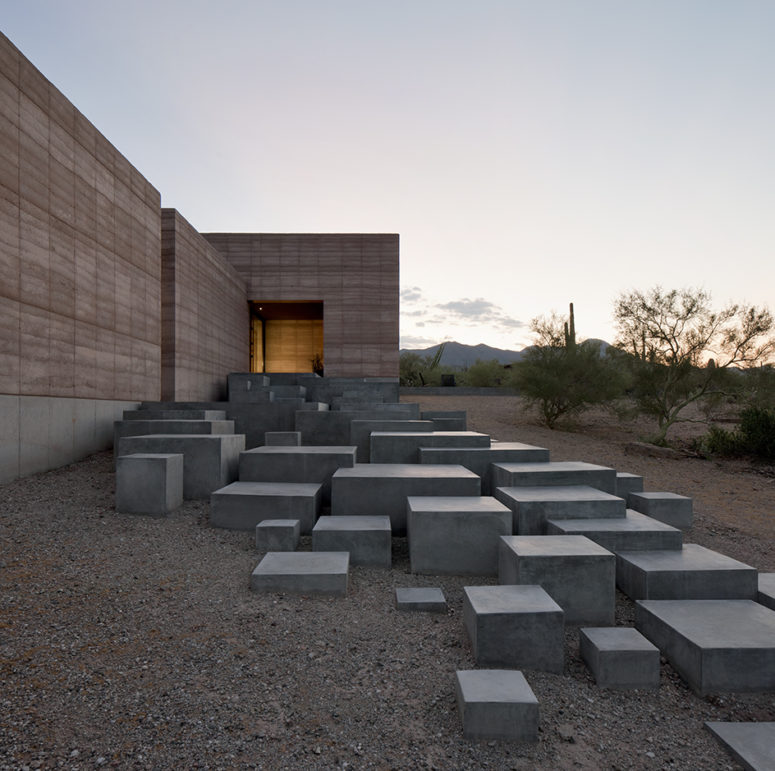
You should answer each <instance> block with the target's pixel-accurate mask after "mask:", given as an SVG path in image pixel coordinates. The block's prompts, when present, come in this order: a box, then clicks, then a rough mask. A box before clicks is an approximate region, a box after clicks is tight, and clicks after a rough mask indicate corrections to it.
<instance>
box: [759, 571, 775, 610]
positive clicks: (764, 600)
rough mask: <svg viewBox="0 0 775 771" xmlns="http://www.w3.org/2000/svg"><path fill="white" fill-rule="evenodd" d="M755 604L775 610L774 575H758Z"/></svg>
mask: <svg viewBox="0 0 775 771" xmlns="http://www.w3.org/2000/svg"><path fill="white" fill-rule="evenodd" d="M756 602H758V603H759V604H761V605H764V606H765V607H766V608H770V609H771V610H775V573H759V579H758V585H757V592H756Z"/></svg>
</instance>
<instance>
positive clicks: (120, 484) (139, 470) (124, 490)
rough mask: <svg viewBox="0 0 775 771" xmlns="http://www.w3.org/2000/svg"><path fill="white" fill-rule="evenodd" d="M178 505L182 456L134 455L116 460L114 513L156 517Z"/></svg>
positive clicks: (180, 499)
mask: <svg viewBox="0 0 775 771" xmlns="http://www.w3.org/2000/svg"><path fill="white" fill-rule="evenodd" d="M182 503H183V456H182V455H180V454H150V453H135V454H134V455H124V456H120V457H118V458H117V459H116V511H118V512H121V513H126V514H149V515H151V516H157V517H160V516H163V515H165V514H169V513H170V512H171V511H174V510H175V509H177V508H178V507H179V506H180V505H181V504H182Z"/></svg>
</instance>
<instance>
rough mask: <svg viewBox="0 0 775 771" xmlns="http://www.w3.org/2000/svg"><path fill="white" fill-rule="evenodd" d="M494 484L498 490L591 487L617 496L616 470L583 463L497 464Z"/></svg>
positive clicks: (493, 473)
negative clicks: (566, 486)
mask: <svg viewBox="0 0 775 771" xmlns="http://www.w3.org/2000/svg"><path fill="white" fill-rule="evenodd" d="M492 485H493V487H495V488H498V487H545V486H547V485H554V486H556V485H589V487H595V488H597V489H598V490H602V491H603V492H604V493H610V494H611V495H616V470H615V469H612V468H607V467H606V466H596V465H595V464H594V463H584V462H582V461H550V462H549V463H494V464H493V466H492Z"/></svg>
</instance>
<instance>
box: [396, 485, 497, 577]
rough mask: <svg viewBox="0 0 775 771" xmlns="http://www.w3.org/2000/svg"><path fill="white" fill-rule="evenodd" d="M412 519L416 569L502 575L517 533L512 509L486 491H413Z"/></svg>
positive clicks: (410, 531)
mask: <svg viewBox="0 0 775 771" xmlns="http://www.w3.org/2000/svg"><path fill="white" fill-rule="evenodd" d="M406 522H407V536H408V541H409V559H410V562H411V568H412V572H413V573H425V574H430V575H442V574H446V575H496V574H497V573H498V541H499V538H500V536H502V535H510V534H511V511H509V509H508V508H506V506H504V505H503V504H502V503H499V502H498V501H496V500H495V498H490V497H486V496H485V497H477V496H465V497H434V496H419V497H415V496H412V497H410V498H407V503H406Z"/></svg>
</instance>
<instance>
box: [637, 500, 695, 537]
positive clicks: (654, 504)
mask: <svg viewBox="0 0 775 771" xmlns="http://www.w3.org/2000/svg"><path fill="white" fill-rule="evenodd" d="M627 505H628V506H629V507H630V508H631V509H635V511H639V512H640V513H641V514H645V515H646V516H648V517H651V518H652V519H658V520H659V521H660V522H664V523H665V524H667V525H672V527H680V528H682V529H684V530H685V529H687V528H690V527H691V526H692V519H693V514H692V499H691V498H687V497H686V496H685V495H676V494H675V493H643V492H640V493H630V494H629V495H628V496H627Z"/></svg>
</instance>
